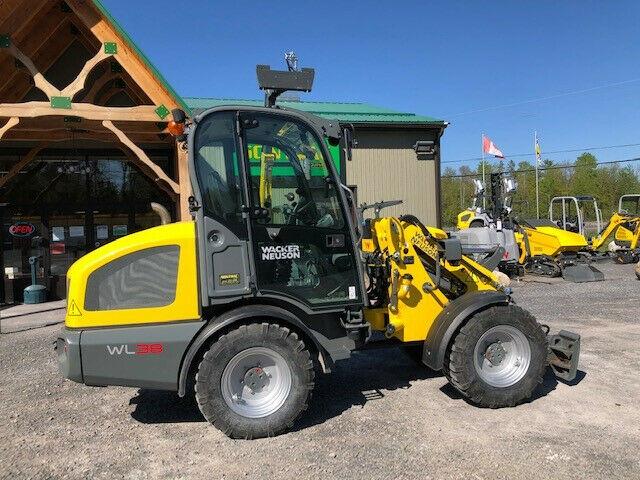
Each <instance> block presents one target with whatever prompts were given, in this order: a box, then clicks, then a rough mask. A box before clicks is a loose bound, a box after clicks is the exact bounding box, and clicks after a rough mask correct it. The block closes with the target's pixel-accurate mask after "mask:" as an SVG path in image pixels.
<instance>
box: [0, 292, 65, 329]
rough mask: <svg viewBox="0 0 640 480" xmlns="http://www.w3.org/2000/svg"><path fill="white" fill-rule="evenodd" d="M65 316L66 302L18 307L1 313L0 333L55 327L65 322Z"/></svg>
mask: <svg viewBox="0 0 640 480" xmlns="http://www.w3.org/2000/svg"><path fill="white" fill-rule="evenodd" d="M33 307H36V308H33ZM64 315H65V302H64V300H60V301H57V302H47V303H41V304H38V305H16V306H15V307H10V308H7V309H5V310H3V311H1V312H0V333H13V332H21V331H23V330H30V329H32V328H40V327H46V326H48V325H54V324H56V323H61V322H63V321H64Z"/></svg>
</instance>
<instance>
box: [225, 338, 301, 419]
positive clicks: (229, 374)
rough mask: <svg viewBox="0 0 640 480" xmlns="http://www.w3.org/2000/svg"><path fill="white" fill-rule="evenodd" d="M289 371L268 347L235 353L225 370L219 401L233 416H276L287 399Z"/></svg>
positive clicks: (280, 358) (278, 356) (283, 362)
mask: <svg viewBox="0 0 640 480" xmlns="http://www.w3.org/2000/svg"><path fill="white" fill-rule="evenodd" d="M292 383H293V381H292V375H291V369H290V368H289V365H288V364H287V362H286V360H285V359H284V358H283V357H282V355H280V354H279V353H277V352H276V351H274V350H272V349H270V348H267V347H250V348H247V349H245V350H242V351H241V352H238V353H237V354H236V355H235V356H234V357H233V358H231V360H229V363H228V364H227V366H226V367H225V368H224V370H223V372H222V378H221V380H220V386H221V388H222V398H223V399H224V401H225V402H226V403H227V405H228V406H229V408H230V409H231V410H233V411H234V412H235V413H237V414H239V415H242V416H243V417H247V418H262V417H266V416H268V415H271V414H273V413H275V412H276V411H277V410H278V409H279V408H280V407H281V406H282V405H283V404H284V402H285V400H286V399H287V397H288V396H289V392H290V391H291V387H292Z"/></svg>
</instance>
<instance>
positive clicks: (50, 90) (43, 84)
mask: <svg viewBox="0 0 640 480" xmlns="http://www.w3.org/2000/svg"><path fill="white" fill-rule="evenodd" d="M7 51H8V52H9V53H10V54H11V55H13V56H14V57H15V58H17V59H18V60H20V61H21V62H22V64H23V65H24V66H25V67H27V70H29V73H31V76H32V77H33V83H34V84H35V86H36V87H37V88H39V89H40V90H42V91H43V92H44V94H45V95H46V96H47V97H48V98H51V97H54V96H56V95H58V96H60V95H61V94H60V90H58V89H57V88H56V87H54V86H53V85H51V84H50V83H49V82H48V81H47V79H46V78H44V75H43V74H42V73H41V72H40V71H39V70H38V69H37V68H36V66H35V65H34V64H33V62H32V61H31V59H30V58H29V57H28V56H26V55H25V54H24V53H22V51H20V49H19V48H18V47H16V46H15V44H13V43H12V44H11V45H10V46H9V48H7Z"/></svg>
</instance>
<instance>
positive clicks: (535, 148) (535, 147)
mask: <svg viewBox="0 0 640 480" xmlns="http://www.w3.org/2000/svg"><path fill="white" fill-rule="evenodd" d="M533 153H534V154H535V157H536V215H537V217H538V218H540V187H539V180H538V164H539V163H540V160H539V159H538V131H537V130H534V132H533Z"/></svg>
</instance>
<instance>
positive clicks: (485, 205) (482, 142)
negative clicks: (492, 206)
mask: <svg viewBox="0 0 640 480" xmlns="http://www.w3.org/2000/svg"><path fill="white" fill-rule="evenodd" d="M480 148H481V150H482V188H485V189H486V188H487V182H486V181H485V175H484V133H483V134H482V137H481V138H480ZM482 209H483V210H486V209H487V196H486V195H483V196H482Z"/></svg>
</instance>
